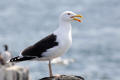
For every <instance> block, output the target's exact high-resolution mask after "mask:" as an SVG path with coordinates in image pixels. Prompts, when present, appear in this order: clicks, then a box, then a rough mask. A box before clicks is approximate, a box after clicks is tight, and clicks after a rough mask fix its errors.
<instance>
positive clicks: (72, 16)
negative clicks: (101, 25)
mask: <svg viewBox="0 0 120 80" xmlns="http://www.w3.org/2000/svg"><path fill="white" fill-rule="evenodd" d="M75 17H80V18H83V16H81V15H75V16H72V17H71V18H73V20H76V21H78V22H82V20H80V19H78V18H75Z"/></svg>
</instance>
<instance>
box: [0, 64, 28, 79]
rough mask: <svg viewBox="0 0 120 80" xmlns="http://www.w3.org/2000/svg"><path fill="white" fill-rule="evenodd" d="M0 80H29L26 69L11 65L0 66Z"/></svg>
mask: <svg viewBox="0 0 120 80" xmlns="http://www.w3.org/2000/svg"><path fill="white" fill-rule="evenodd" d="M0 80H29V72H28V69H26V68H23V67H19V66H12V65H11V64H6V65H2V66H1V65H0Z"/></svg>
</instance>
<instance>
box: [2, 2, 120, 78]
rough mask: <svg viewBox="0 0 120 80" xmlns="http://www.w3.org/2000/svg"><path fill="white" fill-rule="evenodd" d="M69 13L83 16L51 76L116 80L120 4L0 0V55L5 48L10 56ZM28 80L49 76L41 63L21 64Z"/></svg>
mask: <svg viewBox="0 0 120 80" xmlns="http://www.w3.org/2000/svg"><path fill="white" fill-rule="evenodd" d="M65 10H71V11H73V12H75V13H78V14H82V15H83V16H84V19H83V23H78V22H73V23H72V26H73V30H72V32H73V45H72V47H71V48H70V50H69V51H68V52H67V53H66V54H65V55H64V56H63V58H72V59H75V62H74V63H70V64H69V65H53V73H54V74H69V75H71V74H74V75H81V76H83V77H84V78H85V80H120V0H0V51H3V50H2V49H3V47H2V45H3V44H8V45H9V48H10V51H11V52H12V54H13V56H16V55H19V53H20V52H21V51H22V50H23V49H24V48H26V47H28V46H29V45H32V44H34V43H35V42H37V41H39V40H40V39H42V38H43V37H44V36H46V35H48V34H49V33H51V32H52V31H54V30H55V29H56V28H57V27H58V16H59V15H60V13H61V12H63V11H65ZM17 65H21V66H24V67H27V68H29V69H30V76H31V79H32V80H37V79H39V78H42V77H45V76H49V74H48V65H47V63H44V62H22V63H18V64H17ZM0 74H1V73H0Z"/></svg>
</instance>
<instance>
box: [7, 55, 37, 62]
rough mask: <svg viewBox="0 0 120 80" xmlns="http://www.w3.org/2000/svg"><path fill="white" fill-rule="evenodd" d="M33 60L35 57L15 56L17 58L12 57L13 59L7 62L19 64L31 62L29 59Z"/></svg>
mask: <svg viewBox="0 0 120 80" xmlns="http://www.w3.org/2000/svg"><path fill="white" fill-rule="evenodd" d="M34 58H36V57H24V56H17V57H14V58H12V59H10V61H9V62H20V61H26V60H31V59H34Z"/></svg>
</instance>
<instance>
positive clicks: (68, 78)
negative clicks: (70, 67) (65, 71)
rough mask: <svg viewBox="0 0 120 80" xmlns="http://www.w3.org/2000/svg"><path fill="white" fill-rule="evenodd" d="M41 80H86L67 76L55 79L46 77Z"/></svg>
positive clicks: (55, 77) (54, 77)
mask: <svg viewBox="0 0 120 80" xmlns="http://www.w3.org/2000/svg"><path fill="white" fill-rule="evenodd" d="M40 80H84V78H83V77H81V76H73V75H70V76H67V75H60V76H53V77H45V78H42V79H40Z"/></svg>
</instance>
